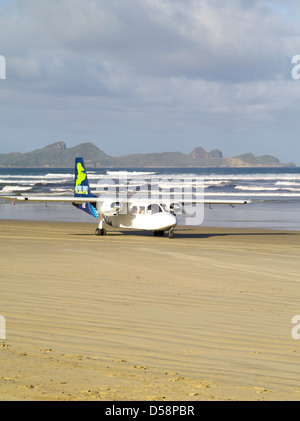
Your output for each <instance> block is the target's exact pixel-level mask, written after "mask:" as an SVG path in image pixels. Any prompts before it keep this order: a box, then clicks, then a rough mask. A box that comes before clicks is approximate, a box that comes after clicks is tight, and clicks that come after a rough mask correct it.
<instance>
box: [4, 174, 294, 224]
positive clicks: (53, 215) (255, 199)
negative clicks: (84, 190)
mask: <svg viewBox="0 0 300 421" xmlns="http://www.w3.org/2000/svg"><path fill="white" fill-rule="evenodd" d="M87 174H88V179H89V183H90V188H91V190H92V191H93V192H95V194H97V193H98V194H99V186H100V185H101V188H100V190H101V189H102V188H103V186H105V185H107V186H111V185H112V183H114V185H115V186H116V187H117V188H118V187H120V186H121V184H122V188H124V185H126V186H127V187H126V188H127V189H128V190H130V191H131V194H132V192H133V193H134V192H138V191H141V190H142V189H143V186H145V185H148V186H149V185H155V186H156V187H157V188H160V189H161V190H160V191H164V188H166V187H167V189H169V190H168V191H176V188H178V186H179V187H181V186H182V185H184V186H185V187H186V188H187V189H188V188H190V189H191V191H192V192H193V194H194V197H197V195H199V197H200V195H202V194H204V198H205V199H211V200H216V199H224V200H234V199H241V200H251V203H250V204H247V205H236V206H234V207H232V206H229V205H223V204H222V205H212V206H205V208H204V217H203V219H202V220H201V221H200V223H198V222H197V223H195V225H203V226H206V227H233V228H262V229H275V230H296V231H298V230H300V168H298V167H288V168H282V167H280V168H150V169H149V168H136V169H132V168H131V169H130V170H129V169H124V168H118V169H116V168H114V169H111V168H106V169H105V168H101V169H100V168H99V169H98V168H92V169H90V170H89V169H87ZM172 188H174V190H172ZM170 189H171V190H170ZM104 190H105V187H104ZM73 192H74V171H73V170H72V169H70V168H66V169H62V168H59V169H53V168H51V169H50V168H36V169H34V168H30V169H29V168H24V169H23V168H0V195H13V196H18V195H21V196H30V195H32V196H46V195H47V196H57V195H62V196H66V195H68V196H72V195H73ZM180 218H181V216H178V222H179V224H180V223H181V222H183V219H182V220H180ZM182 218H183V217H182ZM0 219H6V220H7V219H12V220H39V221H59V222H61V221H70V222H76V221H78V222H93V221H94V222H95V223H97V222H96V220H95V219H93V217H91V216H90V215H88V214H87V213H85V212H82V211H80V210H79V209H77V208H75V207H74V206H72V204H70V203H49V202H48V203H29V202H27V203H20V202H19V203H18V202H16V203H15V205H14V204H12V203H10V202H8V201H4V200H0ZM191 225H193V223H191Z"/></svg>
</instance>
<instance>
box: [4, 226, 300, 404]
mask: <svg viewBox="0 0 300 421" xmlns="http://www.w3.org/2000/svg"><path fill="white" fill-rule="evenodd" d="M94 230H95V224H89V223H55V222H49V223H47V222H30V221H26V222H25V221H5V220H2V221H0V250H1V252H0V255H1V260H0V269H1V270H0V315H2V316H3V317H5V320H6V340H0V400H116V401H125V400H147V401H148V400H159V401H163V400H176V401H196V400H300V365H299V356H300V340H295V339H293V337H292V334H291V332H292V328H293V325H292V322H291V320H292V317H293V316H294V315H297V314H300V288H299V282H300V232H291V231H289V232H282V231H264V230H254V229H251V230H250V229H234V228H207V227H204V228H203V227H178V228H177V230H176V236H175V238H174V239H173V240H170V239H168V238H167V237H163V238H161V237H154V236H152V234H151V233H144V232H138V231H135V232H134V231H126V230H122V231H120V230H114V229H112V228H110V229H109V230H108V235H107V236H106V237H96V236H95V235H94Z"/></svg>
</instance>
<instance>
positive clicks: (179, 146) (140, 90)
mask: <svg viewBox="0 0 300 421" xmlns="http://www.w3.org/2000/svg"><path fill="white" fill-rule="evenodd" d="M299 54H300V2H299V1H296V0H226V1H224V0H51V1H49V0H0V55H1V56H3V57H4V58H5V62H6V79H1V80H0V134H1V135H0V153H9V152H17V151H18V152H27V151H31V150H34V149H39V148H42V147H44V146H46V145H48V144H51V143H54V142H59V141H63V142H65V143H66V144H67V147H72V146H76V145H78V144H79V143H83V142H93V143H94V144H95V145H97V146H98V147H99V148H100V149H101V150H103V151H104V152H106V153H107V154H109V155H112V156H121V155H126V154H130V153H148V152H164V151H180V152H184V153H190V152H191V151H192V150H193V148H195V147H197V146H201V147H203V148H205V149H206V150H207V151H211V150H213V149H220V150H221V151H222V152H223V155H224V156H236V155H239V154H242V153H247V152H252V153H254V155H256V156H258V155H264V154H269V155H273V156H276V157H277V158H279V159H280V161H281V162H286V163H287V162H294V163H296V164H297V165H300V142H299V140H298V137H300V79H299V80H298V79H294V78H293V77H292V69H293V66H295V64H292V57H294V56H295V55H299ZM0 73H1V72H0ZM299 74H300V70H299Z"/></svg>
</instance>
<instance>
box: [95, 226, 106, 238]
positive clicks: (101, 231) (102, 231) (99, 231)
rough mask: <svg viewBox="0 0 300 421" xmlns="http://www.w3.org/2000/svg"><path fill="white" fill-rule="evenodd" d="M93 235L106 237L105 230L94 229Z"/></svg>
mask: <svg viewBox="0 0 300 421" xmlns="http://www.w3.org/2000/svg"><path fill="white" fill-rule="evenodd" d="M95 234H96V235H98V236H100V235H106V229H105V228H96V231H95Z"/></svg>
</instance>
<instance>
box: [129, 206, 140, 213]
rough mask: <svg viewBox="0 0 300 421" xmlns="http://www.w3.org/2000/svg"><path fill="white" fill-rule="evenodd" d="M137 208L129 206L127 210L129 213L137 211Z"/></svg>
mask: <svg viewBox="0 0 300 421" xmlns="http://www.w3.org/2000/svg"><path fill="white" fill-rule="evenodd" d="M137 210H138V208H137V206H131V207H130V209H129V212H130V213H137Z"/></svg>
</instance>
